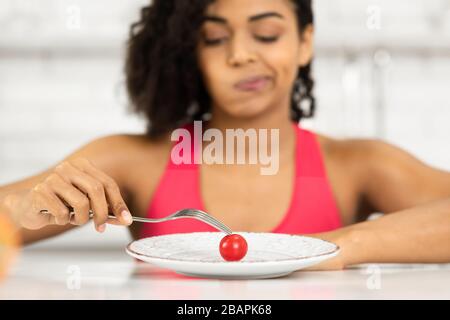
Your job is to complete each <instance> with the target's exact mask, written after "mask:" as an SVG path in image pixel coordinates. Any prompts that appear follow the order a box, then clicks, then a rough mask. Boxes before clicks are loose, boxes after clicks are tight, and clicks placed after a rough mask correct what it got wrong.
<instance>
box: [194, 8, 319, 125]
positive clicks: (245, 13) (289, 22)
mask: <svg viewBox="0 0 450 320" xmlns="http://www.w3.org/2000/svg"><path fill="white" fill-rule="evenodd" d="M205 16H206V21H205V22H204V23H203V25H202V28H201V32H200V39H199V43H198V51H197V53H198V55H197V57H198V60H199V66H200V69H201V72H202V74H203V79H204V82H205V85H206V87H207V90H208V92H209V94H210V95H211V97H212V100H213V108H220V109H221V111H222V112H225V113H227V114H229V115H231V116H233V117H255V116H259V115H260V114H262V113H264V112H267V111H268V110H271V108H272V109H273V108H287V110H288V109H289V107H290V104H289V103H290V95H291V90H292V86H293V83H294V81H295V79H296V76H297V72H298V68H299V67H300V66H302V65H306V64H307V63H308V62H309V61H310V59H311V55H312V27H307V28H305V29H304V30H302V34H301V35H300V31H299V29H298V23H297V16H296V13H295V9H294V6H293V3H292V2H291V1H290V0H217V1H215V2H214V3H212V4H211V5H209V6H208V7H207V9H206V12H205ZM254 76H263V77H264V78H263V79H262V80H259V81H256V82H252V83H247V85H244V86H240V87H236V84H237V83H239V82H240V81H242V80H244V79H247V78H250V77H254ZM287 110H284V111H287ZM272 111H273V110H272ZM280 111H281V110H280Z"/></svg>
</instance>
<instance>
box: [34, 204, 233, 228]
mask: <svg viewBox="0 0 450 320" xmlns="http://www.w3.org/2000/svg"><path fill="white" fill-rule="evenodd" d="M40 212H41V213H48V210H41V211H40ZM70 214H71V215H73V214H74V211H73V208H70ZM93 216H94V212H93V211H92V210H89V218H92V217H93ZM108 218H111V219H116V216H114V215H111V214H109V215H108ZM181 218H192V219H197V220H200V221H202V222H204V223H206V224H209V225H210V226H212V227H214V228H216V229H218V230H219V231H223V232H225V233H226V234H232V233H233V232H232V231H231V229H230V228H228V227H227V226H226V225H224V224H223V223H222V222H220V221H219V220H217V219H216V218H214V217H212V216H211V215H209V214H207V213H206V212H204V211H201V210H198V209H182V210H178V211H176V212H174V213H172V214H171V215H168V216H166V217H164V218H160V219H151V218H142V217H136V216H132V219H133V221H136V222H147V223H158V222H165V221H169V220H175V219H181Z"/></svg>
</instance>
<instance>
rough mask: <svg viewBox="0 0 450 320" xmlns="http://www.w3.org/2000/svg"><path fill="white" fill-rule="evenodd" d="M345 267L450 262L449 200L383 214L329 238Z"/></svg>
mask: <svg viewBox="0 0 450 320" xmlns="http://www.w3.org/2000/svg"><path fill="white" fill-rule="evenodd" d="M323 235H324V238H328V239H330V240H335V241H336V242H337V243H338V244H339V245H340V246H341V248H342V256H341V259H342V263H343V265H344V266H349V265H353V264H361V263H450V199H444V200H440V201H436V202H431V203H428V204H425V205H422V206H418V207H414V208H410V209H406V210H402V211H399V212H396V213H391V214H387V215H384V216H382V217H380V218H378V219H375V220H370V221H365V222H362V223H358V224H355V225H352V226H349V227H346V228H343V229H340V230H337V231H335V232H331V233H329V234H328V235H326V234H323Z"/></svg>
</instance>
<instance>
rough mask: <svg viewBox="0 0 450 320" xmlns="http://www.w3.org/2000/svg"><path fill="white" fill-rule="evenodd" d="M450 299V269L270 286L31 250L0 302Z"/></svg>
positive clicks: (373, 272) (110, 258) (340, 274)
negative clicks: (212, 278) (202, 277)
mask: <svg viewBox="0 0 450 320" xmlns="http://www.w3.org/2000/svg"><path fill="white" fill-rule="evenodd" d="M397 298H399V299H450V264H443V265H362V266H358V267H355V268H352V269H349V270H345V271H332V272H302V271H300V272H295V273H293V274H292V275H290V276H288V277H284V278H278V279H268V280H249V281H237V280H236V281H235V280H209V279H194V278H188V277H184V276H178V275H176V274H174V273H172V272H170V271H167V270H164V269H160V268H157V267H154V266H152V265H149V264H146V263H137V262H136V261H135V260H134V259H133V258H131V257H129V256H128V255H127V254H126V253H125V252H124V250H123V248H122V247H120V246H114V247H110V246H109V247H108V246H105V247H99V246H98V245H96V246H95V247H79V248H76V247H69V248H68V247H65V248H54V247H42V246H40V247H27V248H25V249H24V250H23V251H22V253H21V255H20V256H19V259H18V260H17V261H16V263H15V264H14V265H13V266H12V268H11V269H10V272H9V276H8V277H7V278H6V279H4V280H3V281H2V282H1V283H0V299H213V300H215V299H225V300H226V299H397Z"/></svg>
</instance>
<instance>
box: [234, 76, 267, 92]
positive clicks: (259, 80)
mask: <svg viewBox="0 0 450 320" xmlns="http://www.w3.org/2000/svg"><path fill="white" fill-rule="evenodd" d="M270 79H271V78H270V77H269V76H263V75H260V76H253V77H249V78H247V79H244V80H242V81H239V82H238V83H236V84H235V85H234V87H235V88H236V89H238V90H243V91H255V90H260V89H262V88H264V87H265V86H266V85H267V84H268V83H269V81H270Z"/></svg>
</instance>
